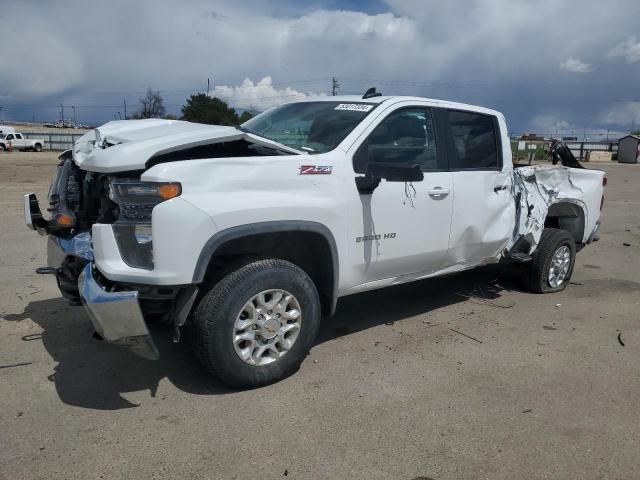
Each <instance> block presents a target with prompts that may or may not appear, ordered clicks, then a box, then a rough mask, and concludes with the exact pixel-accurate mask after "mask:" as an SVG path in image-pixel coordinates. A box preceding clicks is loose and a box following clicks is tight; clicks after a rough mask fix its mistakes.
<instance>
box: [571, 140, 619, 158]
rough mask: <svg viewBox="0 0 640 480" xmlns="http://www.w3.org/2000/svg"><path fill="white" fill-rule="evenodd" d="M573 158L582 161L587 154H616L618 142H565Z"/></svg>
mask: <svg viewBox="0 0 640 480" xmlns="http://www.w3.org/2000/svg"><path fill="white" fill-rule="evenodd" d="M565 144H566V145H567V147H569V150H571V153H573V156H574V157H576V158H577V159H578V160H584V159H585V158H586V156H587V152H611V153H612V154H617V153H618V142H617V141H615V142H565Z"/></svg>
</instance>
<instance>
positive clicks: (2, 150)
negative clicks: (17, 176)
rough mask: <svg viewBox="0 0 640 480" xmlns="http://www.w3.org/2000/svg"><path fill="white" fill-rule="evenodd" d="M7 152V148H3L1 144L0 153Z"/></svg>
mask: <svg viewBox="0 0 640 480" xmlns="http://www.w3.org/2000/svg"><path fill="white" fill-rule="evenodd" d="M6 151H7V147H5V146H4V145H3V144H0V152H6Z"/></svg>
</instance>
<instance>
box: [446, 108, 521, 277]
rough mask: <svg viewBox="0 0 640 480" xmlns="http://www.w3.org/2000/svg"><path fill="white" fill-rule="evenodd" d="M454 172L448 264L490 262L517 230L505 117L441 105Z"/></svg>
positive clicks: (470, 264)
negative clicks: (504, 135)
mask: <svg viewBox="0 0 640 480" xmlns="http://www.w3.org/2000/svg"><path fill="white" fill-rule="evenodd" d="M437 118H438V126H439V127H440V128H441V129H442V130H444V131H445V136H446V142H447V154H448V158H449V164H450V166H451V170H452V175H453V191H454V192H453V193H454V195H453V197H454V200H453V217H452V224H451V241H450V245H449V252H448V254H447V259H446V262H445V263H446V264H447V265H460V266H461V267H468V266H474V265H479V264H483V263H488V262H491V261H492V260H494V259H495V258H496V256H498V255H500V253H501V252H502V250H503V249H504V248H505V246H506V244H507V243H508V242H509V240H510V239H511V237H512V235H513V230H514V227H515V212H516V210H515V201H514V199H513V197H512V195H511V185H512V181H513V180H512V179H513V166H512V163H511V158H507V157H505V156H504V155H503V151H504V152H506V154H507V155H510V147H509V145H508V143H506V144H505V143H504V141H505V140H506V141H508V139H506V138H504V139H503V138H502V135H501V131H505V132H506V126H505V125H504V120H503V119H501V118H500V119H499V118H497V117H495V116H493V115H487V114H482V113H478V112H471V111H462V110H451V109H441V110H439V112H438V115H437Z"/></svg>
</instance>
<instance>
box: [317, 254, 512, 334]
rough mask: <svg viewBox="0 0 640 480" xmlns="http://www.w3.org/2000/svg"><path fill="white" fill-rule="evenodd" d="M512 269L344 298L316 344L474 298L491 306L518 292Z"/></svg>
mask: <svg viewBox="0 0 640 480" xmlns="http://www.w3.org/2000/svg"><path fill="white" fill-rule="evenodd" d="M518 275H519V274H518V272H517V270H515V269H512V268H509V267H505V266H503V265H488V266H485V267H481V268H477V269H474V270H469V271H466V272H461V273H457V274H453V275H449V276H445V277H438V278H431V279H427V280H421V281H417V282H412V283H407V284H404V285H397V286H393V287H388V288H383V289H381V290H373V291H369V292H364V293H360V294H356V295H349V296H347V297H344V298H342V299H341V300H340V302H339V303H338V309H337V311H336V315H335V316H334V317H333V318H330V319H324V320H323V323H322V324H321V326H320V332H319V335H318V340H317V343H323V342H327V341H331V340H333V339H335V338H337V337H342V336H345V335H350V334H352V333H357V332H359V331H362V330H366V329H368V328H372V327H375V326H377V325H383V324H391V323H395V322H399V321H402V320H404V319H407V318H411V317H414V316H416V315H423V314H425V313H429V312H432V311H435V310H437V309H439V308H443V307H447V306H451V305H454V304H456V303H461V302H464V301H467V300H468V299H469V298H472V297H473V298H475V299H477V301H480V302H487V301H488V302H493V301H494V300H497V299H499V298H500V297H501V296H502V293H501V292H502V291H505V290H506V291H520V290H522V287H521V286H520V282H519V279H518Z"/></svg>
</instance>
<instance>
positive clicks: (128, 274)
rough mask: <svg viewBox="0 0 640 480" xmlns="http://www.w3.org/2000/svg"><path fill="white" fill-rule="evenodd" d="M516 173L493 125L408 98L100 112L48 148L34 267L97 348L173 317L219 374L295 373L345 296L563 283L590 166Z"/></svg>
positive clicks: (245, 383)
mask: <svg viewBox="0 0 640 480" xmlns="http://www.w3.org/2000/svg"><path fill="white" fill-rule="evenodd" d="M553 154H554V156H555V159H556V160H560V161H562V163H563V165H568V166H552V165H547V166H526V167H522V168H519V167H518V168H514V166H513V165H512V162H511V148H510V143H509V138H508V136H507V127H506V124H505V119H504V117H503V116H502V115H501V114H500V113H499V112H496V111H493V110H489V109H486V108H481V107H475V106H470V105H463V104H458V103H451V102H445V101H438V100H430V99H425V98H413V97H385V96H380V95H379V94H376V93H374V92H368V93H367V94H365V95H364V96H363V97H360V96H344V97H328V98H316V99H313V100H305V101H301V102H296V103H289V104H285V105H281V106H278V107H276V108H273V109H271V110H268V111H267V112H265V113H262V114H261V115H258V116H257V117H255V118H253V119H251V120H249V121H248V122H246V123H245V124H243V125H242V126H241V127H237V128H235V127H224V126H209V125H199V124H194V123H188V122H182V121H173V120H135V121H117V122H109V123H107V124H105V125H103V126H101V127H99V128H97V129H95V130H93V131H91V132H88V133H87V134H85V135H84V136H83V137H82V138H81V139H79V140H78V141H77V143H76V144H75V146H74V149H73V151H67V152H65V153H63V154H62V155H61V156H60V164H59V166H58V169H57V173H56V175H55V178H54V181H53V184H52V186H51V190H50V193H49V199H48V203H49V205H48V210H49V211H50V212H51V215H50V218H44V217H43V215H42V214H41V212H40V208H39V205H38V200H37V199H36V197H35V195H34V194H27V195H25V220H26V223H27V225H28V226H30V227H31V228H33V229H35V230H38V231H40V232H41V233H43V234H48V236H49V240H48V242H49V243H48V267H43V268H41V269H39V272H40V273H52V274H55V276H56V279H57V282H58V286H59V287H60V290H61V292H62V294H63V295H64V296H65V297H67V298H68V299H70V300H71V301H72V302H75V303H80V302H81V303H83V304H84V306H85V307H86V309H87V312H88V314H89V317H90V318H91V321H92V323H93V325H94V327H95V329H96V331H97V332H98V333H99V334H100V335H101V336H102V337H103V338H104V339H106V340H108V341H110V342H112V343H115V344H119V345H121V346H125V347H127V348H129V349H131V350H133V351H134V352H136V353H138V354H139V355H142V356H144V357H146V358H157V357H158V351H157V349H156V347H155V344H154V342H153V340H152V338H151V335H150V334H149V330H148V328H147V323H148V322H149V321H154V320H155V321H158V320H159V321H162V322H166V323H168V324H169V325H171V326H172V328H173V329H174V339H175V340H176V341H177V340H178V339H179V338H180V329H181V328H182V327H188V328H189V330H190V335H189V337H190V338H191V339H192V342H193V347H194V348H195V351H196V354H197V356H198V358H199V359H200V360H201V362H202V363H203V364H204V365H205V366H206V368H207V369H208V370H209V371H211V372H212V373H213V374H215V375H217V376H218V377H219V378H220V379H221V380H222V381H224V382H226V383H228V384H230V385H234V386H240V387H255V386H258V385H264V384H267V383H270V382H274V381H277V380H279V379H282V378H283V377H285V376H287V375H290V374H291V373H293V372H295V371H296V370H297V369H298V367H299V365H300V364H301V362H302V361H303V359H304V358H305V355H306V354H307V352H308V351H309V349H310V348H311V347H312V346H313V345H314V339H315V336H316V332H317V330H318V325H319V322H320V318H321V316H322V315H323V314H324V315H327V316H328V315H332V314H333V313H334V311H335V309H336V303H337V301H338V299H339V298H340V297H343V296H346V295H351V294H354V293H357V292H363V291H366V290H373V289H377V288H381V287H386V286H389V285H396V284H400V283H404V282H411V281H414V280H420V279H424V278H429V277H437V276H440V275H445V274H450V273H453V272H460V271H463V270H468V269H471V268H474V267H477V266H480V265H485V264H489V263H497V262H501V261H503V262H512V263H516V264H518V265H520V266H521V268H522V278H523V281H524V284H525V285H526V286H527V287H528V288H530V289H531V290H532V291H534V292H538V293H545V292H555V291H558V290H562V289H563V288H565V286H566V285H567V284H568V282H569V279H570V278H571V273H572V270H573V266H574V262H575V255H576V251H578V250H579V249H580V248H582V247H584V246H585V245H587V244H588V243H590V242H592V241H594V240H596V239H597V232H598V227H599V224H600V223H599V217H600V209H601V206H602V201H603V199H604V197H603V187H604V184H605V178H604V173H603V172H601V171H596V170H587V169H584V168H582V167H581V166H580V165H579V164H578V162H576V160H575V158H573V156H572V155H571V153H570V152H569V151H568V149H566V147H563V146H562V145H560V146H559V147H558V148H556V149H554V152H553Z"/></svg>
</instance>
